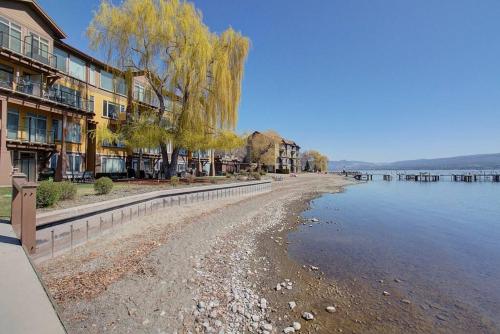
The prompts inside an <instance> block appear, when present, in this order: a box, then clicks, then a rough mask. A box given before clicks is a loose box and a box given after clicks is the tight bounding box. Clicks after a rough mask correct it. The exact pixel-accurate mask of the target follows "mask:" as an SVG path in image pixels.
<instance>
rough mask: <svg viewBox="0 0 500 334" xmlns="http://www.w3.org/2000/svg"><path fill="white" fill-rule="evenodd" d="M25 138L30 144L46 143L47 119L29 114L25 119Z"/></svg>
mask: <svg viewBox="0 0 500 334" xmlns="http://www.w3.org/2000/svg"><path fill="white" fill-rule="evenodd" d="M25 122H26V135H27V136H26V137H27V139H28V141H30V142H37V143H46V142H47V118H46V117H45V116H40V115H34V114H29V115H28V116H26V118H25Z"/></svg>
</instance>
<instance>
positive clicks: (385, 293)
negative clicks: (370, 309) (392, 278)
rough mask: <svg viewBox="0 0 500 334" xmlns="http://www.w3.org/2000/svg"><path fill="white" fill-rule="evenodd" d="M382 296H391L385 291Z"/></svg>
mask: <svg viewBox="0 0 500 334" xmlns="http://www.w3.org/2000/svg"><path fill="white" fill-rule="evenodd" d="M382 294H383V295H384V296H390V295H391V294H390V293H389V292H387V291H384V292H382Z"/></svg>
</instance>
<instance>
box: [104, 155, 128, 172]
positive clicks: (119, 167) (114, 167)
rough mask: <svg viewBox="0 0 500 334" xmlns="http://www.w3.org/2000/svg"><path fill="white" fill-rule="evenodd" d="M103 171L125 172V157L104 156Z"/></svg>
mask: <svg viewBox="0 0 500 334" xmlns="http://www.w3.org/2000/svg"><path fill="white" fill-rule="evenodd" d="M101 171H102V173H124V172H125V159H124V158H119V157H102V158H101Z"/></svg>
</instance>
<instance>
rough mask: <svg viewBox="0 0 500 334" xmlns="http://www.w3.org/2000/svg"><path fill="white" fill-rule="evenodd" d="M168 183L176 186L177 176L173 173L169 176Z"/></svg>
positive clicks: (177, 182)
mask: <svg viewBox="0 0 500 334" xmlns="http://www.w3.org/2000/svg"><path fill="white" fill-rule="evenodd" d="M170 184H171V185H172V187H176V186H177V185H178V184H179V177H178V176H175V175H174V176H172V177H171V178H170Z"/></svg>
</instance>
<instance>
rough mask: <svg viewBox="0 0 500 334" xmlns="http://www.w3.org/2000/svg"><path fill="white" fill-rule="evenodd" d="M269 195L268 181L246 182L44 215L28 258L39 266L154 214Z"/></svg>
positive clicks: (156, 193)
mask: <svg viewBox="0 0 500 334" xmlns="http://www.w3.org/2000/svg"><path fill="white" fill-rule="evenodd" d="M269 191H271V181H248V182H238V183H231V184H224V185H213V186H212V185H211V186H199V187H189V188H181V189H172V190H160V191H154V192H149V193H145V194H139V195H134V196H128V197H125V198H120V199H114V200H109V201H105V202H100V203H93V204H89V205H82V206H78V207H74V208H68V209H63V210H56V211H50V212H44V213H42V214H39V215H37V223H36V225H37V232H36V239H37V246H36V252H35V254H34V255H33V256H32V257H33V259H34V260H35V262H42V261H44V260H46V259H49V258H51V257H54V256H57V255H59V254H61V253H64V252H66V251H68V250H71V249H72V248H73V247H76V246H78V245H81V244H84V243H86V242H87V241H88V240H91V239H92V238H95V237H97V236H99V235H101V234H104V233H109V232H111V231H113V230H114V229H115V228H118V227H119V226H120V225H121V224H124V223H126V222H130V221H132V220H133V219H136V218H137V217H140V216H144V215H148V214H151V213H153V212H155V211H158V210H165V211H166V214H167V215H168V208H170V207H172V206H179V205H183V204H189V203H198V202H204V201H214V200H219V199H224V198H228V197H236V196H251V195H256V194H260V193H264V192H269Z"/></svg>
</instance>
